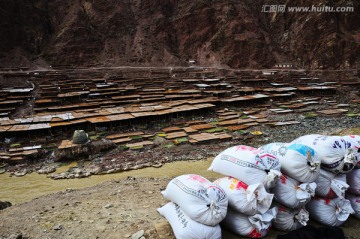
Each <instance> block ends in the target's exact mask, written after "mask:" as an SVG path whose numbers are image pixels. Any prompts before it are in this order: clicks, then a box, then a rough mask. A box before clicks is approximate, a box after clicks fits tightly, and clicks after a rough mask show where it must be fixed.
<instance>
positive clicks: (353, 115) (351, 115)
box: [346, 113, 360, 117]
mask: <svg viewBox="0 0 360 239" xmlns="http://www.w3.org/2000/svg"><path fill="white" fill-rule="evenodd" d="M346 115H347V116H349V117H355V116H360V114H357V113H347V114H346Z"/></svg>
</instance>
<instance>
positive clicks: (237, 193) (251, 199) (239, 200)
mask: <svg viewBox="0 0 360 239" xmlns="http://www.w3.org/2000/svg"><path fill="white" fill-rule="evenodd" d="M214 183H215V184H217V185H219V186H220V187H221V188H222V189H224V191H225V193H226V195H227V197H228V200H229V206H231V207H232V208H233V209H234V210H235V211H237V212H241V213H243V214H245V215H255V214H258V213H260V214H262V213H265V212H266V211H267V210H268V209H269V208H270V206H271V203H272V200H273V197H274V195H273V194H270V193H268V192H267V191H266V189H265V187H264V185H262V184H261V183H256V184H250V185H247V184H245V183H244V182H241V181H239V180H238V179H236V178H233V177H223V178H219V179H217V180H216V181H214Z"/></svg>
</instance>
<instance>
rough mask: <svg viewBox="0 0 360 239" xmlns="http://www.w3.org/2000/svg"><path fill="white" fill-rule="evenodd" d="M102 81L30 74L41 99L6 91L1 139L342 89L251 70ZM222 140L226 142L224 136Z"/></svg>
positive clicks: (70, 74)
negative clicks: (20, 112)
mask: <svg viewBox="0 0 360 239" xmlns="http://www.w3.org/2000/svg"><path fill="white" fill-rule="evenodd" d="M7 74H9V73H7ZM105 74H106V71H104V72H102V71H100V72H98V71H90V72H89V71H84V72H77V71H75V70H68V71H63V72H61V71H59V72H41V74H36V75H35V74H32V75H31V77H29V80H30V81H31V82H32V83H33V84H34V85H35V88H36V94H35V93H34V89H33V88H31V89H30V88H22V89H15V88H10V89H9V88H1V89H0V97H1V98H0V106H1V110H0V115H1V117H0V134H1V135H9V134H14V133H21V132H22V133H25V132H35V131H36V132H41V131H47V130H52V129H55V130H56V129H58V128H66V129H68V128H69V127H70V128H71V127H72V126H74V127H75V126H79V125H81V126H82V127H92V126H95V125H115V126H116V125H119V124H120V125H122V124H129V123H132V122H136V121H138V122H139V121H142V120H145V121H149V122H150V121H154V122H155V121H156V120H158V119H161V118H163V117H178V116H179V115H185V114H188V113H191V114H193V113H196V112H198V113H203V112H205V111H208V110H209V109H213V108H214V109H215V107H217V106H227V105H243V106H251V105H254V104H264V103H266V102H267V101H268V100H269V99H279V100H281V99H287V101H290V100H289V99H291V98H293V97H295V96H299V95H303V94H305V95H325V94H332V93H333V92H334V91H336V89H337V85H331V86H329V85H321V84H320V82H317V83H316V82H310V83H311V84H310V83H305V82H306V80H304V77H306V75H304V73H303V72H294V73H291V74H290V77H291V78H290V81H289V80H288V81H286V79H285V78H286V75H281V74H271V75H266V76H265V77H264V76H263V75H262V72H252V71H247V72H246V71H245V72H241V73H236V74H235V75H232V76H229V77H227V76H223V77H216V74H215V73H214V72H212V71H209V70H207V71H201V70H196V71H195V70H189V71H186V70H183V71H181V70H178V71H177V72H175V71H172V72H171V73H170V72H168V71H166V70H159V71H154V70H153V71H150V72H147V71H143V72H140V73H139V72H136V71H134V72H129V71H128V72H117V73H113V75H112V76H110V77H104V75H105ZM173 74H175V77H174V75H173ZM134 75H135V77H134ZM144 75H146V76H144ZM309 81H310V80H309ZM311 81H314V78H311ZM26 102H28V103H29V102H31V104H32V106H31V107H32V114H31V115H27V116H26V117H25V116H24V117H20V118H12V117H11V115H12V113H13V112H15V111H16V109H17V108H18V107H20V106H21V105H23V104H24V103H26ZM304 106H306V102H302V103H299V102H297V103H296V102H295V103H292V104H288V105H286V107H287V109H271V110H272V111H273V112H274V113H287V112H293V109H298V108H302V107H304ZM265 109H266V108H265ZM324 113H326V112H324ZM258 116H259V115H258ZM222 117H223V118H224V119H223V121H221V122H219V125H221V126H226V127H228V129H229V130H236V129H244V128H248V127H251V126H253V125H256V124H259V123H265V122H266V119H264V117H257V116H253V117H255V118H253V119H251V120H252V121H249V122H244V121H241V119H235V118H236V116H234V115H231V114H230V115H228V116H225V115H222ZM231 118H233V119H231ZM234 124H235V125H234ZM74 127H73V128H74ZM189 127H190V126H189ZM189 127H186V128H185V129H184V130H182V132H181V133H179V134H175V133H176V132H174V133H171V134H170V135H168V136H167V137H168V138H169V139H171V138H173V137H175V138H176V137H182V136H181V135H184V134H187V133H189V132H196V131H198V130H199V129H198V127H199V126H197V127H190V128H189ZM211 137H214V135H212V136H211ZM211 137H210V136H209V135H206V134H202V133H199V135H197V136H193V137H191V140H192V141H193V142H195V141H199V140H200V141H201V140H205V139H209V140H210V139H211ZM219 137H224V138H226V137H227V136H226V135H221V134H220V135H219Z"/></svg>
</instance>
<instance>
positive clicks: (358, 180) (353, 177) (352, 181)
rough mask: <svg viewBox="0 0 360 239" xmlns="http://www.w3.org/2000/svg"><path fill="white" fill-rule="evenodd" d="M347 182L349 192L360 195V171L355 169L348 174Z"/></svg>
mask: <svg viewBox="0 0 360 239" xmlns="http://www.w3.org/2000/svg"><path fill="white" fill-rule="evenodd" d="M346 182H347V184H349V189H348V192H350V193H353V194H355V195H360V169H354V170H353V171H351V172H350V173H347V174H346Z"/></svg>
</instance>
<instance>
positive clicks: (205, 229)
mask: <svg viewBox="0 0 360 239" xmlns="http://www.w3.org/2000/svg"><path fill="white" fill-rule="evenodd" d="M157 211H158V212H159V213H160V215H162V216H163V217H165V218H166V219H167V220H168V221H169V223H170V225H171V228H172V229H173V232H174V235H175V237H176V239H221V228H220V225H216V226H214V227H212V226H207V225H204V224H201V223H198V222H196V221H194V220H192V219H191V218H190V217H188V216H187V215H186V214H185V213H184V211H183V210H181V208H180V206H179V205H177V204H175V203H173V202H169V203H167V204H166V205H165V206H163V207H161V208H158V209H157Z"/></svg>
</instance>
